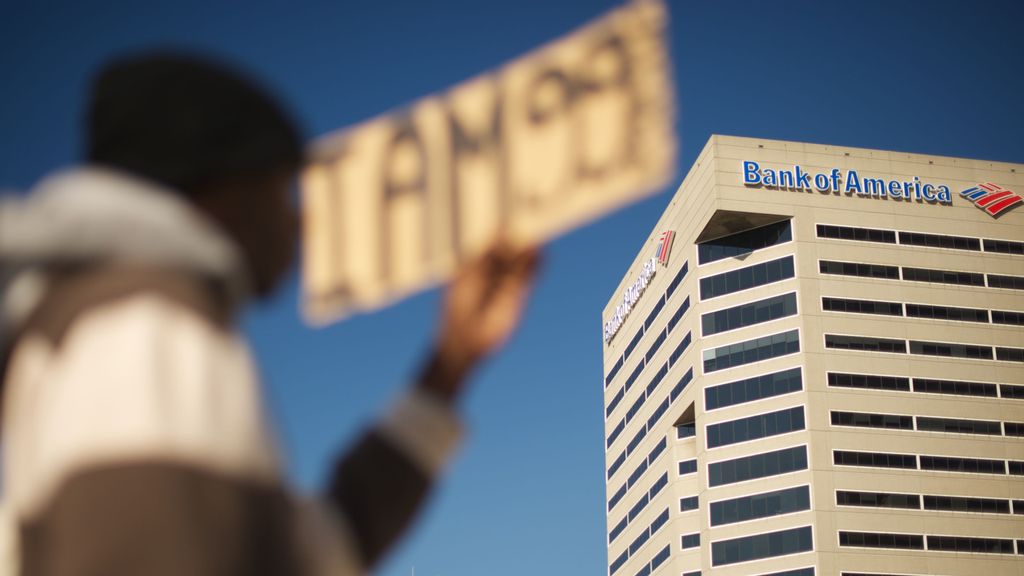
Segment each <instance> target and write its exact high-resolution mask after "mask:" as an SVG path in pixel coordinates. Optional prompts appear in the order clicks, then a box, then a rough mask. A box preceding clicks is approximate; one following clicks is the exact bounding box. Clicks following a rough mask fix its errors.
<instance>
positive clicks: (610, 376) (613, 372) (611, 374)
mask: <svg viewBox="0 0 1024 576" xmlns="http://www.w3.org/2000/svg"><path fill="white" fill-rule="evenodd" d="M621 369H622V357H621V356H620V357H619V359H618V361H616V362H615V365H614V366H612V369H611V370H610V371H609V372H608V375H607V376H605V377H604V387H605V388H607V387H608V385H609V384H611V383H612V379H613V378H615V375H616V374H618V373H619V370H621Z"/></svg>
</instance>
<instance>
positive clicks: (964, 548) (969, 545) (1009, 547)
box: [928, 536, 1013, 554]
mask: <svg viewBox="0 0 1024 576" xmlns="http://www.w3.org/2000/svg"><path fill="white" fill-rule="evenodd" d="M928 549H929V550H943V551H946V552H984V553H988V554H1013V540H1008V539H1005V538H971V537H967V536H929V537H928Z"/></svg>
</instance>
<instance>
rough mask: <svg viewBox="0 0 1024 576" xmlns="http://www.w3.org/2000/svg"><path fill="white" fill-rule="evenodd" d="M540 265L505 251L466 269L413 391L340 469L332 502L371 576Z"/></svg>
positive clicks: (523, 253) (437, 464)
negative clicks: (471, 384)
mask: <svg viewBox="0 0 1024 576" xmlns="http://www.w3.org/2000/svg"><path fill="white" fill-rule="evenodd" d="M537 262H538V253H537V251H536V250H534V249H527V250H522V249H514V248H512V247H509V246H506V245H499V246H497V247H495V248H494V249H492V250H490V251H489V252H487V253H486V254H485V255H484V256H483V257H481V258H480V259H478V260H476V261H474V262H472V263H470V264H469V265H467V266H466V267H464V268H463V270H462V271H461V273H460V274H459V275H458V276H457V277H456V278H455V280H454V282H453V283H452V285H451V286H450V287H449V289H448V292H447V294H446V297H445V301H444V309H443V311H442V319H441V324H440V330H439V333H438V336H437V341H436V345H435V348H434V351H433V352H432V353H431V354H430V356H429V358H428V360H427V362H426V363H425V365H424V367H423V369H422V371H421V373H420V375H419V377H418V378H417V380H416V382H415V384H414V387H413V389H412V390H410V391H409V392H408V393H407V394H406V395H405V396H403V397H402V398H401V399H400V400H399V401H398V402H397V403H396V405H395V406H394V407H393V408H392V410H391V412H389V413H388V415H387V416H386V417H385V418H384V420H383V421H382V422H381V423H380V424H379V425H378V426H377V427H376V428H374V429H373V430H371V431H370V432H369V433H367V434H366V435H364V436H363V437H362V438H361V439H360V440H359V441H358V442H357V443H356V445H355V447H354V448H353V449H352V450H351V452H349V454H348V455H347V456H346V457H344V458H343V459H341V460H340V461H339V462H338V464H337V465H336V467H335V469H334V473H333V475H332V477H331V480H330V483H329V486H328V490H327V497H328V500H329V501H330V503H331V504H332V505H333V507H334V508H335V510H336V511H337V512H338V513H339V515H340V516H342V518H343V519H344V521H346V523H347V524H348V528H349V531H350V532H351V533H352V535H353V537H354V540H355V541H356V543H357V548H358V550H359V555H360V558H361V560H362V562H363V564H364V565H365V566H367V567H371V566H373V565H375V564H376V563H377V562H378V561H379V560H380V558H381V556H382V554H383V553H384V552H385V551H386V550H387V549H388V548H389V547H390V546H391V545H392V544H393V543H394V542H395V541H396V540H397V538H398V537H399V536H400V535H401V534H402V532H403V531H404V530H405V528H406V527H407V526H408V525H409V524H410V523H411V522H412V520H413V518H414V516H415V513H416V511H417V510H418V509H419V507H420V505H421V504H422V503H423V500H424V499H425V498H426V496H427V494H428V492H429V488H430V486H431V484H432V482H433V480H434V479H435V478H436V476H437V475H439V474H440V473H441V472H442V471H443V468H444V466H445V463H446V461H447V459H448V458H449V456H450V455H451V453H452V452H453V451H454V449H455V447H456V444H457V443H458V439H459V437H460V435H461V433H460V430H461V428H460V425H459V422H458V419H457V417H456V415H455V411H454V408H455V404H456V403H457V401H458V399H459V397H460V396H461V394H462V391H463V390H464V386H465V384H466V381H467V379H468V377H469V376H470V374H471V373H472V371H473V370H474V368H475V367H476V366H478V365H479V363H480V362H481V361H482V360H483V359H484V358H485V357H487V356H488V355H489V354H491V353H492V352H494V351H495V350H496V349H497V348H499V347H500V346H502V345H503V344H504V342H505V341H506V340H507V339H508V337H509V336H510V335H511V333H512V331H513V330H514V329H515V327H516V325H517V324H518V323H519V319H520V316H521V315H522V310H523V306H524V304H525V302H526V298H527V295H528V293H529V290H530V287H531V285H532V280H533V276H534V274H535V271H536V268H537Z"/></svg>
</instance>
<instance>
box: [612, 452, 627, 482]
mask: <svg viewBox="0 0 1024 576" xmlns="http://www.w3.org/2000/svg"><path fill="white" fill-rule="evenodd" d="M625 462H626V451H625V450H623V451H622V453H621V454H619V457H618V458H616V459H615V461H614V462H612V465H611V466H609V467H608V479H609V480H610V479H611V477H612V476H614V475H615V473H616V472H618V471H619V468H621V467H622V465H623V464H624V463H625Z"/></svg>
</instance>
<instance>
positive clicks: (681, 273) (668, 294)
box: [665, 261, 690, 300]
mask: <svg viewBox="0 0 1024 576" xmlns="http://www.w3.org/2000/svg"><path fill="white" fill-rule="evenodd" d="M689 270H690V265H689V262H685V261H684V262H683V267H682V268H680V269H679V272H676V275H675V277H674V278H672V281H671V282H669V284H668V288H667V289H666V290H665V299H666V300H668V298H669V297H671V296H672V293H673V292H675V291H676V288H677V287H679V283H680V282H682V281H683V278H685V277H686V273H687V272H688V271H689Z"/></svg>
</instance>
